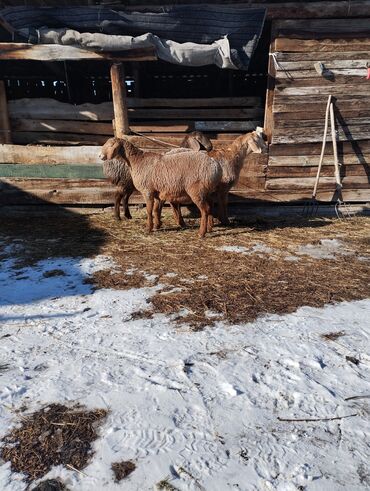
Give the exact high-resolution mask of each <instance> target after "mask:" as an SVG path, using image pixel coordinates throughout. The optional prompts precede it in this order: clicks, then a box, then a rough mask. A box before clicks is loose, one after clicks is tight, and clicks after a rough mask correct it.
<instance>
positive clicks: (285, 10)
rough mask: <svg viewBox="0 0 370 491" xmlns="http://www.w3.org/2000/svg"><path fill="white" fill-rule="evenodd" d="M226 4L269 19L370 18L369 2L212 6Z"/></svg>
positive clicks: (190, 0)
mask: <svg viewBox="0 0 370 491" xmlns="http://www.w3.org/2000/svg"><path fill="white" fill-rule="evenodd" d="M173 3H174V2H173V1H170V0H167V1H166V0H156V1H151V2H140V3H138V2H137V0H133V1H132V2H130V5H127V4H126V2H125V3H123V4H122V5H120V3H117V5H116V4H115V5H114V8H115V9H123V10H126V9H131V10H138V8H139V5H140V10H141V9H144V8H149V9H150V10H151V11H158V12H161V11H162V10H163V5H168V4H169V5H172V4H173ZM184 3H186V4H195V5H198V4H199V0H187V1H186V2H184ZM217 3H220V4H223V5H224V4H225V3H232V6H233V8H242V9H243V10H244V9H246V8H261V7H262V6H263V7H264V8H266V9H267V18H268V19H284V18H286V17H287V16H288V15H289V18H290V19H307V18H308V19H311V18H317V17H319V18H321V19H322V18H332V17H335V18H337V17H347V18H354V17H368V16H370V6H369V3H368V0H351V3H350V5H348V3H347V2H345V1H325V0H324V1H320V7H319V8H318V6H317V2H315V1H313V2H304V3H303V2H301V1H295V2H265V1H263V2H261V1H256V2H248V3H247V2H246V1H245V0H233V1H230V2H225V0H216V1H214V2H212V4H217ZM261 3H262V5H261Z"/></svg>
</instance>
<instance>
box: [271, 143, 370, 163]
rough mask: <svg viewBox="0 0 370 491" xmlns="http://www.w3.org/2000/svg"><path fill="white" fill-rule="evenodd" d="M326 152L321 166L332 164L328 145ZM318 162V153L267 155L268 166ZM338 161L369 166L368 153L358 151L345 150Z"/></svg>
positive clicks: (369, 158)
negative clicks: (358, 152) (357, 152)
mask: <svg viewBox="0 0 370 491" xmlns="http://www.w3.org/2000/svg"><path fill="white" fill-rule="evenodd" d="M325 150H326V154H325V156H324V159H323V166H326V165H329V166H333V165H334V159H333V155H329V150H332V149H330V148H329V145H327V146H326V149H325ZM318 162H319V156H318V155H299V156H297V155H278V156H272V155H270V156H269V159H268V166H269V168H271V167H285V166H291V167H310V166H317V165H318ZM339 162H340V163H341V164H345V165H347V164H351V165H360V166H362V167H364V166H365V167H366V166H367V167H369V166H370V153H368V154H363V153H360V154H358V155H356V153H355V152H353V151H352V152H350V151H349V152H345V153H341V154H340V155H339Z"/></svg>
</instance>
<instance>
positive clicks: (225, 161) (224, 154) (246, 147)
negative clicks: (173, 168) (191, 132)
mask: <svg viewBox="0 0 370 491" xmlns="http://www.w3.org/2000/svg"><path fill="white" fill-rule="evenodd" d="M182 151H185V150H184V149H175V150H171V151H170V152H168V153H172V154H175V153H179V152H182ZM266 152H267V145H266V143H265V141H264V139H263V136H262V131H261V130H258V129H257V130H256V131H252V132H251V133H246V134H245V135H241V136H239V137H238V138H236V139H235V140H234V141H233V143H232V144H231V145H230V146H229V148H227V149H218V150H213V151H211V152H208V155H209V156H211V157H212V158H214V159H215V160H216V161H217V162H218V163H219V164H220V165H221V168H222V179H221V182H220V184H219V185H218V187H217V190H216V193H215V195H214V196H213V200H217V202H218V218H219V220H220V222H221V223H222V224H223V225H229V223H230V222H229V219H228V216H227V201H228V194H229V191H230V189H231V188H232V187H233V186H235V184H236V183H237V182H238V179H239V175H240V171H241V169H242V167H243V164H244V162H245V159H246V158H247V157H248V156H249V155H250V154H251V153H266ZM177 215H178V218H177V219H178V223H179V224H181V223H182V224H184V219H183V217H182V214H181V208H179V209H178V210H177Z"/></svg>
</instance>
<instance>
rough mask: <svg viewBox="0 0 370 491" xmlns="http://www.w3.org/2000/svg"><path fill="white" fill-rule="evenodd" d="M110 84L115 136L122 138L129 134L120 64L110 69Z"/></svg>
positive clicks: (123, 79)
mask: <svg viewBox="0 0 370 491" xmlns="http://www.w3.org/2000/svg"><path fill="white" fill-rule="evenodd" d="M110 79H111V83H112V99H113V112H114V120H115V129H114V133H115V136H117V137H118V138H123V137H124V136H125V135H128V134H129V133H130V127H129V123H128V108H127V102H126V86H125V75H124V71H123V65H122V63H113V65H112V66H111V69H110Z"/></svg>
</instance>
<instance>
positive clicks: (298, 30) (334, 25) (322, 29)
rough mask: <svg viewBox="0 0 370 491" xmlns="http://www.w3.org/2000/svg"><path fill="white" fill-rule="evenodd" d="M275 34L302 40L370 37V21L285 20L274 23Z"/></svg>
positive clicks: (317, 7) (318, 8)
mask: <svg viewBox="0 0 370 491" xmlns="http://www.w3.org/2000/svg"><path fill="white" fill-rule="evenodd" d="M369 7H370V4H369ZM315 8H316V9H317V10H319V11H321V6H320V7H319V6H315ZM345 17H347V16H345ZM274 33H275V34H276V35H277V37H294V38H300V39H303V38H306V39H319V38H324V39H327V38H335V37H337V38H341V39H343V38H345V37H347V38H349V37H350V38H354V37H356V38H357V37H368V36H369V20H368V19H366V18H364V19H355V20H350V19H348V18H345V19H323V18H320V19H305V20H296V19H295V20H290V19H287V18H285V19H279V20H276V21H275V22H274Z"/></svg>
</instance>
